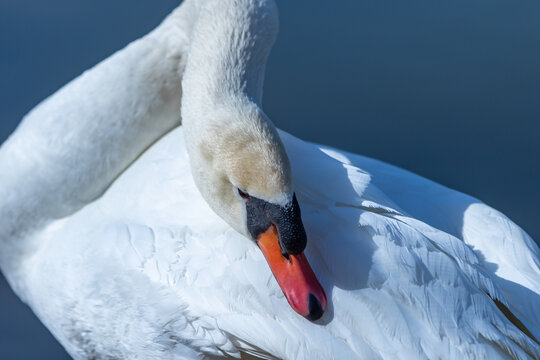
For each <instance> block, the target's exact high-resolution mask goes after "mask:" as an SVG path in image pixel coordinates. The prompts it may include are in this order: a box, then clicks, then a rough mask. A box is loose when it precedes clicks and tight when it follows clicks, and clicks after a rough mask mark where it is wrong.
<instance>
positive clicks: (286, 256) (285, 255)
mask: <svg viewBox="0 0 540 360" xmlns="http://www.w3.org/2000/svg"><path fill="white" fill-rule="evenodd" d="M281 255H282V256H283V257H284V258H285V259H287V260H289V261H291V259H289V253H288V252H286V251H283V250H281Z"/></svg>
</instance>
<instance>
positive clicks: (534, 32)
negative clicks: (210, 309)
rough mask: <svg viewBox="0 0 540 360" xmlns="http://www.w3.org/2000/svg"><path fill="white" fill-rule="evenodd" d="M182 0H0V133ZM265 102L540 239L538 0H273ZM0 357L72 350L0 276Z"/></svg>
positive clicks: (284, 121)
mask: <svg viewBox="0 0 540 360" xmlns="http://www.w3.org/2000/svg"><path fill="white" fill-rule="evenodd" d="M177 4H178V2H177V1H172V0H161V1H150V0H146V1H142V0H131V1H128V0H115V1H105V0H93V1H82V0H48V1H46V2H45V1H38V0H17V1H9V0H0V98H1V99H2V106H1V107H0V119H1V120H0V140H1V141H3V140H4V139H5V138H6V137H7V136H8V134H9V133H10V132H11V131H13V129H14V128H15V126H16V125H17V123H18V122H19V120H20V118H21V117H22V116H23V115H24V114H25V113H26V112H27V111H28V110H30V109H31V108H32V107H33V106H34V105H36V104H37V103H38V102H39V101H40V100H41V99H43V98H44V97H46V96H48V95H49V94H51V93H53V92H54V91H55V90H56V89H58V88H59V87H60V86H62V85H63V84H65V83H66V82H68V81H69V80H71V79H72V78H73V77H75V76H77V75H78V74H80V73H81V72H82V71H83V70H85V69H87V68H89V67H90V66H92V65H94V64H95V63H97V62H99V61H100V60H102V59H104V58H105V57H107V56H108V55H109V54H111V53H112V52H113V51H115V50H117V49H119V48H121V47H122V46H124V45H126V44H127V43H129V42H130V41H131V40H133V39H135V38H137V37H139V36H141V35H143V34H144V33H146V32H147V31H149V30H150V29H152V28H153V27H154V26H155V25H157V24H158V23H159V21H160V19H162V18H163V17H164V16H165V15H166V14H167V13H168V12H169V11H170V10H171V9H173V8H174V7H175V6H176V5H177ZM278 5H279V7H280V16H281V32H280V36H279V39H278V42H277V44H276V46H275V48H274V50H273V52H272V55H271V58H270V63H269V66H268V71H267V77H266V85H265V100H264V108H265V111H266V112H267V113H268V114H269V115H270V117H271V118H272V119H273V121H274V122H275V123H276V124H277V125H278V126H279V127H281V128H283V129H285V130H287V131H289V132H291V133H293V134H294V135H296V136H299V137H301V138H304V139H307V140H312V141H316V142H320V143H325V144H330V145H333V146H336V147H339V148H343V149H347V150H350V151H353V152H357V153H362V154H365V155H368V156H372V157H375V158H378V159H382V160H384V161H387V162H390V163H392V164H395V165H399V166H401V167H404V168H406V169H409V170H412V171H414V172H416V173H419V174H421V175H423V176H425V177H428V178H430V179H432V180H435V181H437V182H439V183H442V184H444V185H447V186H449V187H452V188H454V189H458V190H461V191H463V192H466V193H468V194H471V195H474V196H476V197H478V198H480V199H482V200H483V201H485V202H487V203H488V204H490V205H492V206H493V207H495V208H497V209H499V210H501V211H502V212H504V213H505V214H507V215H508V216H509V217H510V218H511V219H513V220H514V221H515V222H516V223H517V224H519V225H521V226H522V227H523V228H524V229H525V230H526V231H527V232H528V233H529V234H530V235H531V236H533V238H535V239H537V240H538V239H540V224H539V222H538V221H537V217H538V215H539V212H538V210H537V204H539V203H540V190H538V183H539V179H540V145H539V141H538V138H539V131H540V21H538V19H540V2H538V1H527V0H522V1H519V2H516V1H510V0H508V1H502V0H453V1H444V2H443V1H434V0H417V1H400V2H389V1H383V0H379V1H364V0H341V1H328V0H326V1H322V0H311V1H306V0H297V1H285V0H278ZM0 358H1V359H64V358H68V356H67V355H66V354H65V352H64V351H63V349H62V348H61V347H60V346H59V345H58V344H57V343H56V341H55V340H54V339H53V338H52V336H51V335H50V334H49V333H48V332H47V330H46V329H45V328H43V326H42V325H41V324H40V323H39V322H38V321H37V320H36V319H35V317H34V316H33V315H32V313H31V312H30V311H29V310H28V309H27V308H26V307H25V306H24V305H22V304H21V303H20V302H18V300H16V298H15V297H14V296H13V295H12V294H11V292H10V290H9V288H8V287H7V285H6V284H5V282H3V281H0Z"/></svg>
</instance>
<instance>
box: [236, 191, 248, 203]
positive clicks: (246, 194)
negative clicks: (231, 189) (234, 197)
mask: <svg viewBox="0 0 540 360" xmlns="http://www.w3.org/2000/svg"><path fill="white" fill-rule="evenodd" d="M236 191H237V192H238V195H240V197H241V198H242V199H245V200H248V199H249V198H250V196H249V194H248V193H245V192H243V191H242V190H240V189H238V188H237V189H236Z"/></svg>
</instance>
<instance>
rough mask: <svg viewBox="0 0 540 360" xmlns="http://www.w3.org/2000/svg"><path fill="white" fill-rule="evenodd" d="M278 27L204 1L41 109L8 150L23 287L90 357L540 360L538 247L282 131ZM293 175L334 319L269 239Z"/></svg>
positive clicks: (436, 189) (464, 207)
mask: <svg viewBox="0 0 540 360" xmlns="http://www.w3.org/2000/svg"><path fill="white" fill-rule="evenodd" d="M276 30H277V15H276V9H275V4H274V3H273V1H271V0H268V1H263V0H206V1H194V0H187V1H186V2H185V3H183V4H182V5H181V6H180V7H179V8H178V9H177V10H176V11H175V12H174V13H173V14H172V15H171V16H170V17H169V18H167V19H166V20H165V22H164V23H163V24H162V25H160V26H159V27H158V28H157V29H156V30H155V31H153V32H152V33H150V34H149V35H147V36H146V37H144V38H143V39H141V40H138V41H136V42H134V43H133V44H131V45H129V46H128V47H127V48H126V49H124V50H122V51H121V52H118V53H117V54H115V55H113V56H112V57H111V58H109V59H107V60H105V61H104V62H103V63H101V64H100V65H98V66H97V67H95V68H94V69H92V70H90V71H89V72H87V73H85V74H83V75H82V76H81V77H79V78H78V79H76V80H74V81H73V82H72V83H70V84H68V85H67V86H66V87H64V88H63V89H61V90H60V91H59V92H57V93H56V94H55V95H54V96H52V97H51V98H49V99H48V100H46V101H45V102H43V103H42V104H41V105H39V106H38V107H37V108H36V109H35V110H33V111H32V112H31V113H30V114H29V115H28V116H27V117H26V118H25V119H24V121H23V122H22V124H21V125H20V127H19V128H18V129H17V131H16V132H15V133H14V134H13V135H12V137H11V138H10V139H9V140H8V141H7V142H6V143H5V144H4V145H3V146H2V148H1V150H0V166H1V167H2V172H1V173H0V198H1V199H2V202H1V203H0V230H1V233H0V236H1V237H0V241H1V243H0V246H1V247H2V250H1V252H0V266H1V268H2V271H3V273H4V274H5V275H6V277H7V279H8V281H9V282H10V284H11V286H12V287H13V288H14V290H15V291H16V292H17V294H18V295H19V296H20V297H21V298H22V299H23V300H24V301H25V302H27V303H28V304H29V305H30V306H31V307H32V309H33V310H34V311H35V313H36V314H37V315H38V316H39V318H40V319H41V320H42V321H43V322H44V323H45V324H46V325H47V327H48V328H49V329H50V330H51V331H52V333H53V334H54V335H55V336H56V338H57V339H58V340H59V341H60V342H61V343H62V344H63V345H64V347H65V348H66V349H67V351H68V352H69V353H70V354H71V355H72V356H73V357H74V358H77V359H84V358H96V359H98V358H141V359H153V358H156V359H157V358H166V359H183V358H189V359H191V358H204V357H209V358H212V357H229V356H233V357H240V356H242V354H251V355H255V356H258V357H262V358H283V359H352V358H365V359H372V358H373V359H377V358H384V359H400V358H401V359H408V358H429V359H434V358H456V359H461V358H471V359H477V358H490V359H492V358H506V357H514V358H520V359H527V358H539V357H540V346H539V345H538V342H537V340H536V339H539V338H540V276H539V275H540V270H539V264H540V261H539V258H540V256H539V255H540V254H539V250H538V247H537V246H536V245H535V244H534V243H533V242H532V240H531V239H530V238H529V237H528V236H527V234H525V233H524V232H523V231H522V230H521V229H520V228H519V227H517V226H516V225H515V224H513V223H512V222H511V221H510V220H508V219H507V218H506V217H504V215H502V214H500V213H498V212H497V211H495V210H493V209H491V208H490V207H488V206H486V205H484V204H482V203H481V202H479V201H477V200H475V199H473V198H471V197H468V196H466V195H463V194H460V193H457V192H455V191H452V190H449V189H447V188H444V187H442V186H440V185H437V184H435V183H433V182H430V181H428V180H426V179H423V178H421V177H418V176H416V175H413V174H411V173H408V172H406V171H403V170H400V169H397V168H395V167H392V166H390V165H386V164H383V163H381V162H378V161H375V160H371V159H368V158H364V157H361V156H358V155H352V154H348V153H345V152H340V151H336V150H334V149H330V148H325V147H320V146H317V145H313V144H309V143H304V142H302V141H300V140H298V139H296V138H294V137H292V136H290V135H288V134H286V133H283V132H279V133H277V132H276V131H275V130H274V128H273V126H272V125H271V123H270V122H269V120H268V119H267V118H266V117H265V115H264V113H262V111H261V109H260V104H261V97H262V81H263V73H264V66H265V62H266V57H267V55H268V52H269V51H270V47H271V45H272V43H273V40H274V37H275V33H276ZM182 92H183V94H182V104H180V97H181V96H180V94H181V93H182ZM180 107H181V109H182V110H181V112H182V122H183V126H182V127H177V125H179V124H180V114H179V109H180ZM172 129H174V130H172ZM171 130H172V131H171ZM278 134H279V135H278ZM184 139H185V140H184ZM282 144H283V147H282ZM186 149H187V150H186ZM285 151H286V154H285ZM188 153H189V155H190V156H189V157H188ZM287 155H288V157H287ZM289 160H290V169H292V172H291V171H290V169H289V165H288V164H289ZM124 169H125V171H124ZM192 175H193V176H192ZM291 177H292V183H291ZM193 178H194V179H195V181H193ZM237 188H239V190H240V191H238V190H237ZM293 190H294V192H295V193H296V195H297V197H298V201H299V203H300V206H301V209H302V219H303V223H304V225H305V228H306V232H307V235H308V242H307V247H306V249H305V252H306V254H307V257H308V258H309V261H310V263H311V264H312V266H313V268H314V270H315V273H316V274H317V277H318V279H319V280H320V282H321V284H322V286H323V288H324V289H325V290H326V295H327V297H328V308H327V310H326V312H325V313H324V315H323V316H322V318H321V319H320V320H318V321H317V322H310V321H308V320H306V319H304V318H303V317H301V316H299V315H298V314H296V313H295V312H294V311H293V307H294V309H295V310H296V311H297V312H300V313H302V312H303V311H305V310H306V306H307V308H308V310H311V307H310V306H309V304H308V303H307V302H306V301H307V300H305V298H304V297H302V298H301V299H300V301H303V303H300V304H297V303H295V301H294V296H293V295H291V294H292V293H288V295H289V301H290V302H291V304H292V307H291V306H289V305H288V304H287V300H286V299H285V297H284V295H283V292H282V289H280V287H279V286H278V284H277V282H276V280H275V279H274V277H273V276H272V273H271V272H270V269H269V267H268V265H267V263H266V262H265V261H264V257H263V254H262V253H261V252H260V251H259V250H258V249H257V246H255V244H254V242H253V241H251V240H249V239H250V238H253V234H255V237H257V236H258V235H259V234H258V233H257V232H256V231H254V230H253V229H254V227H253V224H256V225H257V224H258V225H261V224H266V223H265V222H264V221H263V220H267V219H265V218H264V216H263V218H262V219H261V218H258V217H255V220H258V222H257V221H255V222H251V223H250V222H249V221H251V220H253V218H250V216H252V217H253V216H254V215H253V214H254V213H255V212H256V211H262V212H259V215H260V214H261V213H262V214H266V215H268V214H269V213H271V212H272V211H273V210H275V209H278V210H279V209H280V208H279V207H280V206H281V205H286V204H289V203H290V202H291V201H292V191H293ZM245 193H247V194H245ZM201 194H202V197H201ZM247 195H249V196H251V200H248V201H246V200H245V199H244V198H243V197H242V196H247ZM203 197H204V199H205V200H206V201H205V200H203ZM263 201H265V202H264V204H265V205H261V206H259V207H257V206H255V205H256V203H259V204H263ZM253 204H255V205H253ZM268 204H273V205H268ZM254 207H255V208H254ZM211 208H212V209H213V210H211ZM261 209H262V210H261ZM281 210H282V209H281ZM216 213H217V214H218V215H219V216H220V217H218V216H217V215H216ZM294 214H297V213H295V212H293V215H294ZM261 216H262V215H261ZM282 216H284V217H283V218H280V219H281V220H283V219H285V220H283V221H286V220H288V221H289V222H287V221H286V222H285V223H284V224H282V223H280V222H279V220H280V219H277V220H276V219H275V218H272V220H273V222H274V223H276V225H277V226H278V228H280V227H281V229H278V230H279V231H280V236H281V239H280V240H281V245H282V247H283V248H284V249H285V250H289V252H290V253H297V252H299V251H300V250H301V249H302V247H303V244H302V236H301V234H300V235H298V232H301V231H300V230H298V226H299V223H298V221H297V220H295V221H291V217H290V216H291V215H290V214H289V218H288V219H287V218H286V214H285V215H282ZM222 218H223V219H224V220H225V221H223V220H222ZM248 219H251V220H249V221H248ZM266 225H268V224H266ZM289 225H290V226H291V227H292V228H293V229H295V231H294V232H291V231H288V232H287V226H289ZM295 226H296V227H295ZM232 228H235V229H236V230H233V229H232ZM283 229H285V230H283ZM256 230H257V229H256ZM265 230H267V229H258V231H259V232H261V231H265ZM287 234H289V235H290V234H293V235H294V234H296V235H294V236H292V237H291V238H289V239H287V238H286V237H287V236H288V235H287ZM259 241H260V239H259ZM259 245H261V244H260V243H259ZM273 245H274V246H275V245H276V243H274V244H273ZM261 247H262V248H263V250H264V247H265V245H264V244H262V246H261ZM278 249H279V247H278ZM266 255H267V257H269V258H272V256H274V255H275V254H274V255H272V254H270V255H269V254H268V253H267V254H266ZM278 258H279V259H280V260H279V261H285V260H284V259H281V255H279V254H278ZM293 262H294V257H293ZM278 265H279V264H278ZM276 272H277V273H278V274H277V275H278V280H281V281H280V283H281V284H282V288H283V290H284V291H285V292H286V293H287V291H291V292H295V291H296V290H297V285H296V284H292V285H291V284H287V283H286V282H287V279H288V274H286V273H285V274H284V275H283V274H281V275H280V271H279V270H277V271H276ZM280 276H282V277H281V278H280ZM307 277H308V278H309V276H307ZM300 288H301V289H304V290H305V289H308V290H313V289H315V292H317V289H316V282H314V281H312V280H310V281H308V282H307V283H306V284H305V286H303V287H302V286H300ZM316 297H317V299H318V300H319V302H320V303H321V309H320V310H322V308H324V294H323V293H322V292H320V293H317V294H316ZM302 299H303V300H302ZM304 315H306V314H305V313H304ZM307 315H308V316H309V315H310V314H307ZM319 315H320V314H319ZM313 317H316V316H313Z"/></svg>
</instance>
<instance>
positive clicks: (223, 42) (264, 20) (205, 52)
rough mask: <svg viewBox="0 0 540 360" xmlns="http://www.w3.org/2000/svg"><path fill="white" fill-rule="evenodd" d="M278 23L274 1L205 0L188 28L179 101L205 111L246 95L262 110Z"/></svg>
mask: <svg viewBox="0 0 540 360" xmlns="http://www.w3.org/2000/svg"><path fill="white" fill-rule="evenodd" d="M278 23H279V22H278V15H277V8H276V5H275V3H274V1H273V0H208V1H207V2H206V3H205V4H204V6H203V7H202V8H201V11H200V14H199V18H198V20H197V22H196V24H195V27H194V30H193V38H192V41H191V47H190V51H189V58H188V62H187V65H186V70H185V74H184V79H183V89H184V97H183V102H188V103H189V105H190V107H192V106H197V105H199V106H203V107H206V106H211V105H216V104H219V103H221V102H223V101H226V100H227V99H228V98H231V97H246V98H247V100H249V101H252V102H254V103H255V104H256V105H258V106H261V101H262V87H263V80H264V72H265V67H266V60H267V58H268V55H269V53H270V50H271V48H272V45H273V44H274V41H275V38H276V35H277V31H278ZM192 90H193V91H192Z"/></svg>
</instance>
